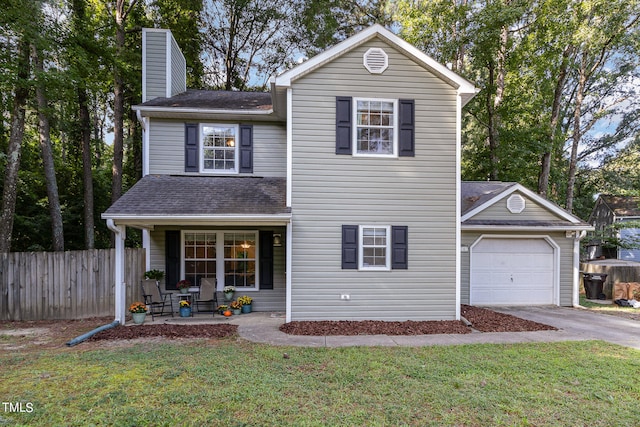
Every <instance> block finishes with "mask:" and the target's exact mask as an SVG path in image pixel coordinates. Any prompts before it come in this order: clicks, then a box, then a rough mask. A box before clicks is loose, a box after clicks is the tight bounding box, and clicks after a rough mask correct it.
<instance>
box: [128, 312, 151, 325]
mask: <svg viewBox="0 0 640 427" xmlns="http://www.w3.org/2000/svg"><path fill="white" fill-rule="evenodd" d="M131 317H133V323H135V324H136V325H142V324H143V323H144V318H145V317H147V313H131Z"/></svg>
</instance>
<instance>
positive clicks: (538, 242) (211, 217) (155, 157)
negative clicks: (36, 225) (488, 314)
mask: <svg viewBox="0 0 640 427" xmlns="http://www.w3.org/2000/svg"><path fill="white" fill-rule="evenodd" d="M142 79H143V99H142V101H143V102H142V103H141V104H140V105H138V106H136V107H135V111H136V113H137V114H138V118H139V120H140V122H141V123H142V126H143V135H144V137H143V156H144V163H143V175H144V176H143V178H142V179H141V180H140V181H139V182H138V183H137V184H136V185H134V186H133V188H131V189H130V190H129V191H128V192H127V193H126V194H125V195H123V196H122V198H121V199H120V200H118V201H117V202H116V203H114V204H113V205H112V206H111V207H110V208H109V209H108V210H107V211H106V212H105V213H104V214H103V218H105V219H106V220H107V221H108V224H109V226H110V228H111V229H112V230H114V231H115V232H116V235H117V242H118V245H117V247H116V252H117V253H120V254H122V251H123V247H124V246H123V241H124V230H125V226H131V227H138V228H141V229H142V230H143V244H144V247H145V248H146V249H147V266H148V268H157V269H162V270H165V272H166V278H165V282H164V286H166V288H167V289H175V284H176V283H177V281H178V280H180V279H183V278H186V279H189V280H191V281H192V282H193V283H195V284H197V283H198V282H199V280H201V279H202V278H211V279H214V280H215V281H216V283H217V289H218V291H220V290H222V288H223V287H224V286H226V285H233V286H235V287H236V288H237V290H238V292H240V293H241V294H242V293H245V294H250V295H251V296H252V297H254V300H255V304H254V305H255V307H254V309H256V310H265V311H267V310H268V311H285V312H286V318H287V321H290V320H325V319H332V320H340V319H353V320H363V319H382V320H407V319H413V320H451V319H459V318H460V303H476V304H487V303H492V302H494V303H498V304H507V303H515V304H525V303H536V304H547V303H548V304H562V305H571V304H573V303H575V302H576V301H577V283H578V282H577V278H578V274H577V259H578V258H577V257H578V253H577V247H578V246H577V243H578V239H579V237H580V235H581V232H582V231H583V230H585V229H588V228H589V226H588V225H587V224H585V223H583V222H582V221H580V220H579V219H578V218H575V217H573V216H572V215H570V214H568V213H566V212H564V211H563V210H562V209H560V208H558V207H557V206H555V205H552V204H551V203H549V202H547V201H546V200H543V199H541V198H540V197H539V196H537V195H535V194H534V193H532V192H530V191H528V190H526V189H525V188H524V187H522V186H519V185H517V184H513V183H511V184H505V183H493V184H491V185H489V184H488V183H462V182H461V180H460V155H461V154H460V153H461V148H460V147H461V140H460V133H461V114H462V113H461V112H462V108H463V107H464V105H465V104H466V103H467V102H468V101H469V100H470V99H471V98H472V97H473V96H474V95H475V93H476V88H475V87H474V85H473V84H472V83H470V82H469V81H467V80H465V79H464V78H462V77H460V76H458V75H457V74H455V73H453V72H452V71H451V70H449V69H448V68H447V67H445V66H443V65H441V64H439V63H437V62H436V61H434V60H433V59H432V58H430V57H429V56H427V55H425V54H424V53H423V52H421V51H420V50H418V49H417V48H415V47H414V46H412V45H410V44H408V43H407V42H405V41H404V40H402V39H400V38H399V37H397V36H396V35H394V34H393V33H391V32H390V31H388V30H387V29H385V28H383V27H381V26H379V25H374V26H372V27H370V28H368V29H366V30H364V31H363V32H361V33H359V34H357V35H355V36H353V37H351V38H349V39H347V40H345V41H344V42H342V43H340V44H338V45H336V46H334V47H333V48H331V49H329V50H327V51H325V52H324V53H321V54H319V55H317V56H315V57H313V58H311V59H309V60H307V61H306V62H304V63H302V64H300V65H298V66H297V67H295V68H293V69H291V70H289V71H287V72H285V73H283V74H281V75H279V76H277V77H274V78H273V79H272V80H271V91H270V93H256V92H250V93H246V92H221V91H199V90H187V89H186V87H185V63H184V58H183V56H182V54H181V53H180V50H179V48H178V46H177V44H176V42H175V40H174V39H173V37H172V35H171V33H170V32H169V31H167V30H157V29H145V30H143V76H142ZM503 205H504V206H503ZM463 215H464V217H463ZM467 230H468V231H467ZM464 233H466V234H464ZM516 253H517V254H518V255H519V257H515V256H514V254H516ZM116 258H117V263H120V266H119V267H118V266H117V267H116V268H117V269H118V268H119V269H120V270H117V271H122V268H123V267H122V255H117V256H116ZM532 277H533V278H532ZM118 280H119V279H116V281H117V283H116V288H120V291H118V290H116V294H117V296H116V299H117V307H118V308H117V309H116V318H118V319H119V320H121V321H123V320H124V306H125V304H124V300H123V298H124V297H123V295H124V292H122V286H124V284H122V280H120V281H118ZM514 281H515V284H514ZM519 284H522V287H521V288H519V290H517V291H514V289H513V288H514V286H517V285H519ZM538 288H540V289H538ZM532 292H533V293H534V294H536V292H537V294H536V297H535V298H534V299H529V298H530V296H531V294H532ZM118 310H120V311H118Z"/></svg>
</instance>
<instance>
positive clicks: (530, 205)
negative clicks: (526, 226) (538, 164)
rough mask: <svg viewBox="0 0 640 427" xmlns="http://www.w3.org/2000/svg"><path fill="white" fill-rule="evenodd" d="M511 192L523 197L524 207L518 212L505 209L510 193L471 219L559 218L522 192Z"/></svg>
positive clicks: (532, 219) (536, 219)
mask: <svg viewBox="0 0 640 427" xmlns="http://www.w3.org/2000/svg"><path fill="white" fill-rule="evenodd" d="M513 194H519V195H520V196H522V197H524V199H525V201H526V204H525V209H524V210H523V211H522V212H520V213H511V212H509V209H507V200H508V199H509V197H511V196H510V195H509V196H507V197H504V198H503V199H502V200H499V201H498V202H497V203H495V204H493V205H491V206H489V207H488V208H486V209H484V210H483V211H482V212H479V213H478V214H476V215H474V216H473V217H472V218H471V219H474V220H512V221H513V220H518V221H549V220H558V219H560V218H559V217H558V216H557V215H556V214H554V213H553V212H551V211H549V210H548V209H547V208H545V207H544V206H541V205H539V204H537V203H535V202H533V201H532V200H531V199H529V198H527V196H525V195H524V194H521V193H519V192H517V191H516V192H514V193H513Z"/></svg>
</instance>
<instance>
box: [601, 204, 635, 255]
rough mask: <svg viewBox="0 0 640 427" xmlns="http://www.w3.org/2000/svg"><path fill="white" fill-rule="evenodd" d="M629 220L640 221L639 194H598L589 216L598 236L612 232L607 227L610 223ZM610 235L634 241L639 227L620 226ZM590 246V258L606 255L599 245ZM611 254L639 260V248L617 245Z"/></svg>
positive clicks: (618, 238) (605, 235) (604, 235)
mask: <svg viewBox="0 0 640 427" xmlns="http://www.w3.org/2000/svg"><path fill="white" fill-rule="evenodd" d="M630 221H634V222H637V221H640V197H639V196H613V195H609V194H606V195H600V196H599V197H598V199H597V200H596V203H595V206H594V207H593V211H592V212H591V216H590V217H589V223H591V225H593V226H594V227H595V230H596V234H597V235H599V236H600V237H609V236H607V233H608V232H613V230H610V229H608V227H609V226H610V225H612V224H616V223H620V222H630ZM610 237H614V238H615V239H616V240H622V241H635V240H638V239H640V229H639V228H634V227H630V228H620V229H619V230H618V231H617V232H615V235H612V236H610ZM590 248H591V249H592V251H591V253H590V254H589V256H590V258H598V257H600V256H601V255H604V256H606V255H607V253H606V252H607V251H606V250H603V248H601V247H600V246H596V245H592V246H590ZM611 256H612V257H613V256H616V257H617V258H618V259H624V260H627V261H640V249H625V248H621V247H618V248H616V254H613V255H611Z"/></svg>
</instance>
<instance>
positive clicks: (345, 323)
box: [280, 304, 556, 336]
mask: <svg viewBox="0 0 640 427" xmlns="http://www.w3.org/2000/svg"><path fill="white" fill-rule="evenodd" d="M461 314H462V316H463V317H464V318H465V319H467V320H468V321H469V322H471V324H472V328H473V329H475V330H476V331H481V332H525V331H547V330H556V328H554V327H553V326H549V325H543V324H541V323H537V322H532V321H530V320H525V319H520V318H519V317H515V316H511V315H509V314H503V313H497V312H495V311H492V310H488V309H485V308H479V307H472V306H469V305H464V304H463V305H461ZM280 330H281V331H282V332H285V333H287V334H291V335H319V336H323V335H429V334H468V333H470V332H473V330H472V329H471V328H470V327H468V326H466V325H465V324H464V323H463V322H461V321H457V320H445V321H413V320H408V321H405V322H387V321H382V320H364V321H350V320H338V321H332V320H323V321H297V322H289V323H285V324H284V325H282V326H280Z"/></svg>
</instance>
